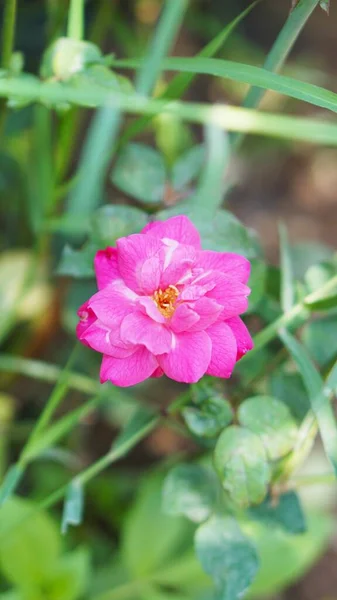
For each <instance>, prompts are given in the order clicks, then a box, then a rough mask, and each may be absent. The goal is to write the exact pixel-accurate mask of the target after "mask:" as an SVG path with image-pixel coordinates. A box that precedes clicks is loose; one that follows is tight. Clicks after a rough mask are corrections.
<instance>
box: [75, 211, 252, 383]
mask: <svg viewBox="0 0 337 600" xmlns="http://www.w3.org/2000/svg"><path fill="white" fill-rule="evenodd" d="M94 265H95V272H96V277H97V285H98V289H99V291H98V292H97V293H96V294H95V295H94V296H92V297H91V298H90V300H88V301H87V302H85V303H84V304H83V305H82V306H81V307H80V309H79V311H78V315H79V317H80V321H79V323H78V326H77V331H76V333H77V336H78V338H79V339H80V340H81V342H82V343H83V344H86V345H87V346H90V347H91V348H93V349H94V350H96V351H97V352H101V353H102V354H103V361H102V366H101V372H100V379H101V382H102V383H104V382H105V381H112V383H114V384H115V385H118V386H129V385H134V384H136V383H139V382H141V381H144V379H147V378H148V377H160V376H161V375H163V374H165V375H167V376H168V377H171V379H175V380H176V381H181V382H186V383H194V382H196V381H198V380H199V379H200V378H201V377H202V376H203V375H204V374H205V373H207V374H208V375H214V376H216V377H230V375H231V374H232V371H233V368H234V366H235V363H236V361H237V360H239V359H240V358H241V357H242V356H243V355H244V354H245V353H246V352H247V351H248V350H250V349H251V348H252V347H253V342H252V339H251V337H250V335H249V332H248V330H247V328H246V326H245V325H244V323H243V322H242V320H241V319H240V317H239V315H240V314H241V313H243V312H244V311H245V310H246V309H247V305H248V301H247V296H248V295H249V293H250V289H249V288H248V287H247V286H246V283H247V280H248V278H249V274H250V263H249V261H248V260H247V259H246V258H244V257H243V256H240V255H238V254H232V253H227V252H224V253H223V252H213V251H209V250H202V248H201V243H200V236H199V233H198V231H197V229H196V228H195V227H194V225H193V224H192V223H191V221H190V220H189V219H188V218H187V217H185V216H177V217H172V218H171V219H168V220H167V221H156V222H154V223H150V224H149V225H147V226H146V227H145V228H144V229H143V230H142V232H141V233H139V234H135V235H129V236H127V237H124V238H120V239H119V240H117V243H116V248H110V247H109V248H106V250H99V251H98V252H97V254H96V256H95V261H94Z"/></svg>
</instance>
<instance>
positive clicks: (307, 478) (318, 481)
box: [289, 473, 336, 488]
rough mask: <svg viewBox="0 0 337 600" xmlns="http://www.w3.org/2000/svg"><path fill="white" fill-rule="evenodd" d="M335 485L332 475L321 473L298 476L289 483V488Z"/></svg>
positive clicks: (334, 478) (334, 477)
mask: <svg viewBox="0 0 337 600" xmlns="http://www.w3.org/2000/svg"><path fill="white" fill-rule="evenodd" d="M331 483H333V484H336V476H335V474H334V473H321V474H317V475H299V476H298V477H294V478H293V479H290V481H289V487H295V488H299V487H302V486H306V485H323V484H331Z"/></svg>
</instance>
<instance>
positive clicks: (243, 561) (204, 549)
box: [195, 516, 259, 600]
mask: <svg viewBox="0 0 337 600" xmlns="http://www.w3.org/2000/svg"><path fill="white" fill-rule="evenodd" d="M195 549H196V552H197V556H198V558H199V560H200V562H201V564H202V567H203V569H204V570H205V571H206V573H207V574H208V575H210V576H211V577H212V578H213V580H214V583H215V587H216V591H217V596H216V597H217V599H219V600H236V599H237V598H240V597H241V596H242V595H243V594H244V592H246V590H247V589H248V588H249V586H250V584H251V583H252V581H253V580H254V577H255V575H256V573H257V570H258V566H259V561H258V556H257V553H256V550H255V548H254V546H253V544H252V543H251V541H250V540H249V539H248V538H247V537H245V536H244V535H243V533H242V532H241V530H240V528H239V526H238V524H237V522H236V521H235V520H234V519H233V518H232V517H223V518H222V517H218V516H215V517H212V518H211V519H210V520H209V521H207V522H206V523H204V524H203V525H200V527H199V528H198V529H197V531H196V534H195Z"/></svg>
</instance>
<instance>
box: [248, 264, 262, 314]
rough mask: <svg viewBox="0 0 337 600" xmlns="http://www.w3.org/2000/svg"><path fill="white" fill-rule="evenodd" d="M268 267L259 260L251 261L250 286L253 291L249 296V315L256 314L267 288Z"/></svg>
mask: <svg viewBox="0 0 337 600" xmlns="http://www.w3.org/2000/svg"><path fill="white" fill-rule="evenodd" d="M266 276H267V266H266V264H265V263H264V262H262V261H261V260H258V259H253V260H252V261H251V273H250V278H249V282H248V285H249V287H250V289H251V290H252V291H251V293H250V296H249V307H248V311H247V312H248V313H251V312H254V310H255V308H256V306H257V305H258V304H259V302H260V301H261V299H262V298H263V295H264V292H265V288H266Z"/></svg>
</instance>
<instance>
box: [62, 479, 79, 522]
mask: <svg viewBox="0 0 337 600" xmlns="http://www.w3.org/2000/svg"><path fill="white" fill-rule="evenodd" d="M83 507H84V492H83V487H82V485H81V484H80V483H79V482H78V481H76V479H73V481H72V482H71V483H70V484H69V486H68V491H67V494H66V498H65V504H64V508H63V515H62V525H61V531H62V533H66V532H67V530H68V525H80V523H81V522H82V518H83Z"/></svg>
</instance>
